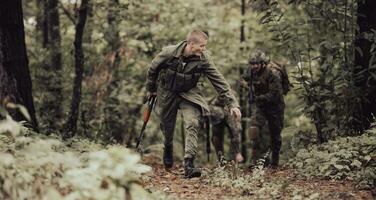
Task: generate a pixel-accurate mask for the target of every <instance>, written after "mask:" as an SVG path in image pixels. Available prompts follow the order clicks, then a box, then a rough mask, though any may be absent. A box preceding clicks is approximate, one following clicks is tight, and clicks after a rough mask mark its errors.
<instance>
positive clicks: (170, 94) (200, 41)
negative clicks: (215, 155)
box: [146, 29, 241, 178]
mask: <svg viewBox="0 0 376 200" xmlns="http://www.w3.org/2000/svg"><path fill="white" fill-rule="evenodd" d="M207 41H208V36H207V34H205V33H204V32H203V31H201V30H197V29H194V30H192V31H190V32H189V33H188V35H187V38H186V40H185V41H182V42H180V43H178V44H177V45H172V46H167V47H165V48H163V49H162V51H161V52H160V53H159V54H158V55H157V56H156V57H155V58H154V59H153V61H152V63H151V66H150V67H149V70H148V73H147V85H146V88H147V91H148V96H149V97H150V96H155V95H156V96H157V102H156V113H157V115H158V116H159V118H160V121H161V123H160V127H161V130H162V132H163V134H164V138H165V141H164V152H163V163H164V165H165V167H166V168H171V167H172V166H173V136H174V129H175V123H176V117H177V111H178V110H180V112H182V114H183V118H184V119H183V120H184V124H185V127H184V128H185V133H186V134H187V136H186V141H185V152H184V153H185V155H184V172H185V177H186V178H192V177H199V176H201V171H200V170H199V169H198V168H195V167H194V165H193V162H194V159H195V157H196V154H197V146H198V141H197V139H198V137H197V134H198V129H199V120H200V119H201V117H202V116H203V115H208V113H209V106H208V105H207V103H206V102H205V100H204V97H203V96H202V91H201V89H200V85H202V83H201V82H202V81H203V79H202V78H203V76H206V77H207V78H208V79H209V80H210V82H211V83H212V85H213V86H214V88H215V89H216V91H217V92H218V94H219V96H220V97H221V98H223V99H224V101H225V104H226V106H227V107H228V108H229V110H230V114H231V115H235V116H236V117H237V118H240V117H241V113H240V110H239V104H238V102H237V100H236V99H235V97H234V96H233V94H231V92H230V86H229V85H228V83H227V82H226V80H225V79H224V77H223V75H222V74H221V73H219V71H218V70H217V69H216V68H215V66H214V63H213V61H212V60H211V59H210V56H209V54H208V52H206V51H205V48H206V44H207ZM199 82H200V83H199Z"/></svg>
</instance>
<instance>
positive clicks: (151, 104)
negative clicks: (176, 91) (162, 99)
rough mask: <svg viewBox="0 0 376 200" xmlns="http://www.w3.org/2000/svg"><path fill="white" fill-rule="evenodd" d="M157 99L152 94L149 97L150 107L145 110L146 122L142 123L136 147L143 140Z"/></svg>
mask: <svg viewBox="0 0 376 200" xmlns="http://www.w3.org/2000/svg"><path fill="white" fill-rule="evenodd" d="M155 100H156V96H150V97H149V99H148V101H147V104H148V107H147V108H146V109H145V111H144V124H143V125H142V128H141V133H140V135H139V136H138V138H137V144H136V149H137V148H138V146H139V145H140V143H141V140H142V138H143V136H144V132H145V128H146V124H147V123H148V121H149V118H150V115H151V111H152V110H153V107H154V104H155Z"/></svg>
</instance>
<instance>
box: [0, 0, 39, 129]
mask: <svg viewBox="0 0 376 200" xmlns="http://www.w3.org/2000/svg"><path fill="white" fill-rule="evenodd" d="M4 99H10V101H11V102H13V103H16V104H21V105H23V106H25V107H26V109H27V111H28V112H29V115H30V118H31V119H30V121H29V123H30V126H31V127H32V128H34V129H37V128H38V125H37V120H36V117H35V109H34V103H33V96H32V83H31V77H30V72H29V68H28V58H27V53H26V45H25V33H24V24H23V12H22V2H21V0H3V1H1V3H0V100H2V101H3V100H4ZM11 116H12V117H13V118H14V119H15V120H17V121H21V120H25V117H24V116H23V115H22V114H21V113H19V112H16V111H12V112H11Z"/></svg>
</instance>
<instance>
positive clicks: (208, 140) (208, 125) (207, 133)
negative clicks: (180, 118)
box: [205, 117, 211, 162]
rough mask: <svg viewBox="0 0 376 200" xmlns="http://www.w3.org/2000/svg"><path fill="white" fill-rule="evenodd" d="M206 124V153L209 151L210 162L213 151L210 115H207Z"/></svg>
mask: <svg viewBox="0 0 376 200" xmlns="http://www.w3.org/2000/svg"><path fill="white" fill-rule="evenodd" d="M205 126H206V153H207V156H208V158H207V159H208V162H209V161H210V153H211V149H210V120H209V117H206V120H205Z"/></svg>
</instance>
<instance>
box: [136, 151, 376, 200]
mask: <svg viewBox="0 0 376 200" xmlns="http://www.w3.org/2000/svg"><path fill="white" fill-rule="evenodd" d="M143 163H145V164H147V165H149V166H151V167H152V168H153V171H152V173H150V174H149V176H148V178H147V179H146V180H143V181H142V185H143V186H144V187H145V188H146V189H147V190H148V191H150V192H152V193H153V192H157V193H162V196H163V197H161V196H159V198H160V199H165V198H168V199H346V200H347V199H374V198H375V196H373V195H375V192H376V191H375V190H374V191H370V190H359V189H357V188H355V186H354V184H353V183H352V182H350V181H334V180H323V179H304V178H302V177H300V176H299V175H297V174H296V173H295V172H294V170H293V169H288V168H280V169H277V170H275V169H269V168H266V169H262V173H260V171H259V172H257V173H255V172H252V171H251V170H250V169H247V168H246V167H245V166H238V167H232V168H231V167H230V168H226V167H222V168H221V167H219V166H215V165H207V166H200V168H201V169H202V170H203V176H202V177H200V178H192V179H184V178H183V176H184V170H183V166H182V165H181V164H179V163H176V162H175V165H174V167H173V168H172V169H170V170H166V169H165V168H164V166H163V164H162V162H161V159H160V157H158V156H155V155H153V154H148V155H145V156H144V157H143ZM180 163H181V162H180ZM226 170H227V172H229V173H227V176H226V175H218V174H221V173H222V172H223V171H226ZM235 170H236V171H237V172H235ZM223 174H226V173H223ZM229 174H230V176H228V175H229ZM231 174H232V175H231ZM234 174H235V176H233V175H234ZM260 174H261V176H260Z"/></svg>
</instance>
